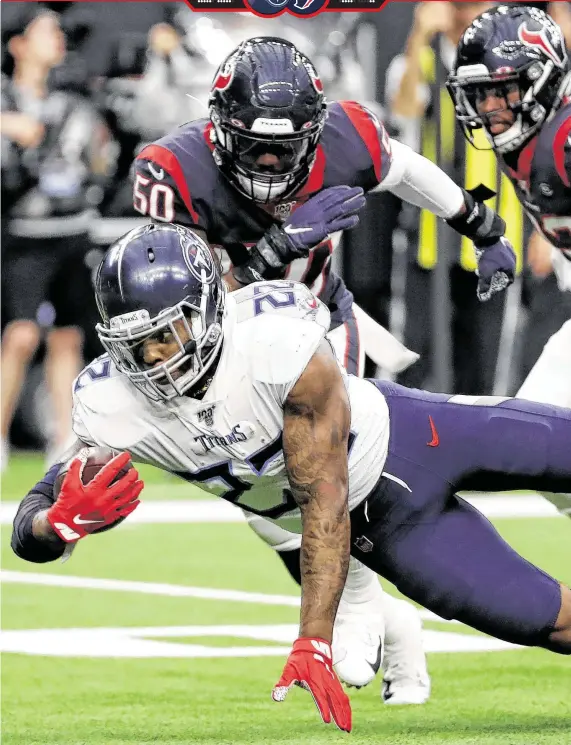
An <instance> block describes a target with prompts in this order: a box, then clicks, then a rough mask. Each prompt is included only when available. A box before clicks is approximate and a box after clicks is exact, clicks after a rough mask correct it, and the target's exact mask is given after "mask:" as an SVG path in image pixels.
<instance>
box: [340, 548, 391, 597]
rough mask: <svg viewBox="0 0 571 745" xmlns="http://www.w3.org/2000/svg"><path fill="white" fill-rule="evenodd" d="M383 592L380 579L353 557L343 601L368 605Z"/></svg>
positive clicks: (350, 561) (350, 562)
mask: <svg viewBox="0 0 571 745" xmlns="http://www.w3.org/2000/svg"><path fill="white" fill-rule="evenodd" d="M381 592H382V589H381V586H380V584H379V578H378V577H377V575H376V574H375V572H373V571H372V570H371V569H369V568H368V567H366V566H365V565H364V564H361V562H360V561H357V559H354V558H353V557H351V559H350V560H349V571H348V572H347V581H346V582H345V589H344V590H343V595H342V600H344V601H345V602H347V603H367V602H369V601H370V600H372V599H373V598H375V597H378V596H379V595H380V593H381Z"/></svg>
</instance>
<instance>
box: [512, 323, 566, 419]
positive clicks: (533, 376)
mask: <svg viewBox="0 0 571 745" xmlns="http://www.w3.org/2000/svg"><path fill="white" fill-rule="evenodd" d="M515 397H516V398H523V399H526V400H527V401H536V402H537V403H540V404H553V405H555V406H567V407H569V408H571V320H569V321H566V322H565V323H564V324H563V326H562V327H561V328H560V329H559V331H558V332H557V333H555V334H553V336H552V337H551V338H550V339H549V341H548V342H547V343H546V345H545V346H544V347H543V352H542V353H541V356H540V357H539V359H538V360H537V362H536V363H535V365H534V366H533V368H532V370H531V372H530V373H529V375H528V376H527V378H526V379H525V382H524V383H523V385H522V387H521V388H520V389H519V391H518V392H517V393H516V396H515Z"/></svg>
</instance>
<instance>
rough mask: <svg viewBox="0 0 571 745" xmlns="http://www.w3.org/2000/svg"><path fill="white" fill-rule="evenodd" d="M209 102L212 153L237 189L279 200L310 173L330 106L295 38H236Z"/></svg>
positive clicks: (260, 198)
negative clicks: (235, 45)
mask: <svg viewBox="0 0 571 745" xmlns="http://www.w3.org/2000/svg"><path fill="white" fill-rule="evenodd" d="M209 106H210V119H211V121H212V125H213V127H212V138H213V143H214V146H215V147H214V159H215V161H216V164H217V165H218V167H219V168H220V170H221V172H222V173H223V174H224V176H225V177H226V178H227V179H228V180H229V181H230V182H231V183H232V185H233V186H234V187H235V188H236V189H238V190H239V191H240V192H241V193H242V194H244V195H245V196H247V197H248V198H250V199H254V200H255V201H257V202H261V203H267V202H272V201H274V200H275V199H277V198H278V197H279V199H280V200H283V199H286V198H287V197H288V196H291V195H292V194H294V193H295V192H296V191H297V190H298V189H299V188H300V187H301V186H302V184H303V183H304V182H305V181H306V180H307V177H308V176H309V172H310V170H311V166H312V165H313V161H314V159H315V153H316V150H317V145H318V143H319V137H320V135H321V131H322V129H323V125H324V123H325V119H326V116H327V108H326V102H325V96H324V95H323V86H322V84H321V81H320V79H319V77H318V75H317V72H316V71H315V68H314V67H313V65H312V64H311V62H310V61H309V59H308V58H307V57H306V56H305V55H304V54H302V53H301V52H300V51H299V50H298V49H297V48H296V47H295V46H294V45H293V44H291V43H290V42H289V41H285V40H284V39H278V38H274V37H269V36H268V37H265V36H264V37H256V38H253V39H248V40H247V41H245V42H243V43H242V44H240V46H239V47H238V48H237V49H235V50H234V51H233V52H232V54H231V55H230V56H229V57H228V58H227V59H226V60H225V62H223V63H222V65H221V66H220V68H219V69H218V72H217V73H216V76H215V78H214V83H213V85H212V90H211V93H210V99H209Z"/></svg>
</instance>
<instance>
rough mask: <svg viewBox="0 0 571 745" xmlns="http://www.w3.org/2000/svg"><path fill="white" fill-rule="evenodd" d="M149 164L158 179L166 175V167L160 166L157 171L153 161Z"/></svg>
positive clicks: (150, 169) (160, 179)
mask: <svg viewBox="0 0 571 745" xmlns="http://www.w3.org/2000/svg"><path fill="white" fill-rule="evenodd" d="M147 166H148V167H149V171H150V172H151V173H152V174H153V176H154V177H155V178H156V179H157V181H162V180H163V179H164V177H165V171H164V168H159V170H158V171H157V170H156V169H155V167H154V166H153V164H152V163H147Z"/></svg>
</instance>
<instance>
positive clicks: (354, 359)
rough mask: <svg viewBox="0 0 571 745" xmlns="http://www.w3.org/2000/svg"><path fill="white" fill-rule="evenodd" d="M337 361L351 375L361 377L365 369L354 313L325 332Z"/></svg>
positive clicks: (362, 346) (363, 349)
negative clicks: (342, 322) (331, 329)
mask: <svg viewBox="0 0 571 745" xmlns="http://www.w3.org/2000/svg"><path fill="white" fill-rule="evenodd" d="M327 338H328V339H329V342H330V344H331V346H332V347H333V351H334V352H335V355H336V356H337V359H338V360H339V362H340V363H341V364H342V365H343V367H344V368H345V369H346V370H347V372H348V373H351V375H357V376H358V377H362V376H363V373H364V370H365V348H364V345H363V344H362V343H361V339H360V335H359V327H358V324H357V320H356V318H355V315H354V313H353V312H352V313H351V317H350V318H349V319H348V320H347V321H346V322H345V323H344V324H342V325H341V326H338V327H337V328H335V329H333V331H330V332H329V333H328V334H327Z"/></svg>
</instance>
